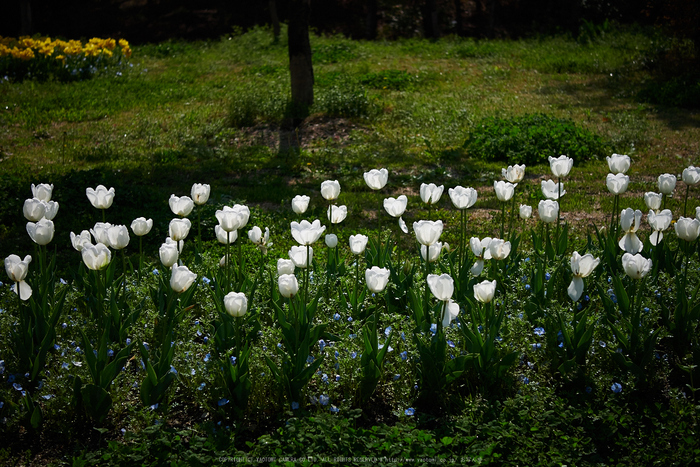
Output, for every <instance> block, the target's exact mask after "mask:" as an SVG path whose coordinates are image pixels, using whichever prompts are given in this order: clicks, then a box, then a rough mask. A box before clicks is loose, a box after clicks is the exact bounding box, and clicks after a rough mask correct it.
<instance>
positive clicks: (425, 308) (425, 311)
mask: <svg viewBox="0 0 700 467" xmlns="http://www.w3.org/2000/svg"><path fill="white" fill-rule="evenodd" d="M427 248H429V247H427V246H426V249H427ZM426 256H427V255H426ZM429 274H430V262H428V261H427V260H426V261H425V276H424V277H423V282H425V290H424V293H423V319H424V320H425V317H426V316H428V313H429V312H430V310H429V309H428V290H430V289H429V287H428V275H429ZM428 321H430V319H428Z"/></svg>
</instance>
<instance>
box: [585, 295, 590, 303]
mask: <svg viewBox="0 0 700 467" xmlns="http://www.w3.org/2000/svg"><path fill="white" fill-rule="evenodd" d="M583 300H584V301H586V302H588V301H590V300H591V297H589V296H588V295H584V296H583Z"/></svg>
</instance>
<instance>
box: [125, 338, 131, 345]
mask: <svg viewBox="0 0 700 467" xmlns="http://www.w3.org/2000/svg"><path fill="white" fill-rule="evenodd" d="M126 345H131V339H129V338H128V337H127V338H126Z"/></svg>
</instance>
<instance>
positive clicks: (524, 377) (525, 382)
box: [520, 376, 530, 384]
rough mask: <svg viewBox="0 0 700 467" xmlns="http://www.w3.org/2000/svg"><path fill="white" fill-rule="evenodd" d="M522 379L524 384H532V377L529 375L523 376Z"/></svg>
mask: <svg viewBox="0 0 700 467" xmlns="http://www.w3.org/2000/svg"><path fill="white" fill-rule="evenodd" d="M520 380H521V381H522V382H523V384H530V378H528V377H527V376H522V377H521V378H520Z"/></svg>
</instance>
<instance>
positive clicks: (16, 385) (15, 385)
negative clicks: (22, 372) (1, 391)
mask: <svg viewBox="0 0 700 467" xmlns="http://www.w3.org/2000/svg"><path fill="white" fill-rule="evenodd" d="M12 387H13V388H15V390H17V391H21V390H22V386H21V385H20V384H19V383H14V384H12Z"/></svg>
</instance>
